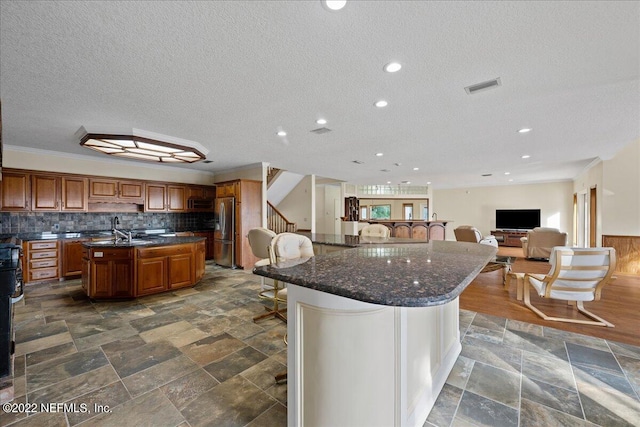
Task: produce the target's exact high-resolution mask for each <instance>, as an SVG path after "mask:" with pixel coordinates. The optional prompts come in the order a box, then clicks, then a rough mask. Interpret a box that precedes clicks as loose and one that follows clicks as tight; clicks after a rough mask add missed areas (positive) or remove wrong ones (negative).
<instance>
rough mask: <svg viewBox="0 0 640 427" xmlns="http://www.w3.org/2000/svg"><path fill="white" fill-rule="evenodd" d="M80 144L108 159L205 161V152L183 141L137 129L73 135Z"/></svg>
mask: <svg viewBox="0 0 640 427" xmlns="http://www.w3.org/2000/svg"><path fill="white" fill-rule="evenodd" d="M76 136H78V138H79V139H80V145H81V146H83V147H86V148H90V149H92V150H95V151H99V152H100V153H103V154H108V155H110V156H115V157H121V158H125V159H131V160H145V161H149V162H157V163H173V164H175V163H195V162H198V161H200V160H204V159H206V158H207V154H208V153H209V150H208V149H206V148H205V147H204V146H203V145H202V144H200V143H198V142H195V141H188V140H186V139H181V138H175V137H171V136H167V135H160V134H157V133H153V132H147V131H144V130H140V129H127V130H124V131H122V130H118V131H114V130H109V131H104V130H100V131H94V130H91V131H87V129H85V127H84V126H81V127H80V129H78V131H77V132H76Z"/></svg>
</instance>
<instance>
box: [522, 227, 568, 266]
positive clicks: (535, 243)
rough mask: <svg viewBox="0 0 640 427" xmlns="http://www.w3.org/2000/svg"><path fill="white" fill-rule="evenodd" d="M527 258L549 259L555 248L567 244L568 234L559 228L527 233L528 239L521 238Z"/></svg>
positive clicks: (547, 228)
mask: <svg viewBox="0 0 640 427" xmlns="http://www.w3.org/2000/svg"><path fill="white" fill-rule="evenodd" d="M520 241H521V242H522V251H523V252H524V256H525V258H543V259H548V258H549V256H550V255H551V250H552V249H553V248H554V247H555V246H565V245H566V244H567V233H562V232H560V230H558V229H557V228H549V227H536V228H534V229H533V230H529V231H528V232H527V236H526V237H522V238H520Z"/></svg>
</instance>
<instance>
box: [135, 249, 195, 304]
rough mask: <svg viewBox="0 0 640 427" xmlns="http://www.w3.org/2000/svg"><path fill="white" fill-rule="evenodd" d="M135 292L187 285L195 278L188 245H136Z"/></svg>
mask: <svg viewBox="0 0 640 427" xmlns="http://www.w3.org/2000/svg"><path fill="white" fill-rule="evenodd" d="M136 250H137V271H138V272H137V282H138V283H137V289H136V292H137V295H139V296H141V295H149V294H155V293H158V292H163V291H167V290H170V289H178V288H183V287H186V286H191V285H193V284H194V283H195V281H196V264H195V253H194V247H193V245H192V244H185V245H173V246H168V247H159V248H137V249H136Z"/></svg>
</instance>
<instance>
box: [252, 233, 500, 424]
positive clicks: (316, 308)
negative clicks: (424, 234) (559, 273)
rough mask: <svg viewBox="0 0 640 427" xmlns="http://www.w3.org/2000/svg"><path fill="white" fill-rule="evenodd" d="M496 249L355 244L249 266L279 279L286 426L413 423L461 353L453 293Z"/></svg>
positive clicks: (443, 244) (423, 417) (430, 403)
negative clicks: (283, 299)
mask: <svg viewBox="0 0 640 427" xmlns="http://www.w3.org/2000/svg"><path fill="white" fill-rule="evenodd" d="M495 253H496V249H495V248H492V247H489V246H486V245H477V244H472V243H458V242H446V241H434V242H429V243H424V242H423V243H422V244H401V243H390V242H389V241H388V242H387V243H380V244H374V243H371V244H362V243H360V242H358V246H357V247H354V248H351V249H345V250H342V251H339V252H333V253H330V254H326V255H317V256H315V257H312V258H309V259H303V260H297V261H291V262H284V263H278V264H273V265H270V266H264V267H257V268H255V269H254V273H255V274H258V275H261V276H265V277H270V278H272V279H276V280H281V281H284V282H287V283H288V284H289V285H288V291H287V292H288V302H287V312H288V323H287V335H288V349H289V351H288V360H287V362H288V405H287V406H288V424H289V425H290V426H305V425H307V426H310V425H349V426H365V425H366V426H376V425H378V426H421V425H423V423H424V422H425V420H426V418H427V416H428V414H429V411H430V410H431V408H432V407H433V404H434V401H435V399H436V397H437V396H438V393H439V392H440V390H441V389H442V386H443V385H444V383H445V380H446V378H447V376H448V374H449V372H450V371H451V369H452V367H453V365H454V363H455V360H456V358H457V357H458V355H459V353H460V351H461V344H460V333H459V330H458V314H459V310H458V296H459V295H460V293H461V292H462V291H463V290H464V289H465V287H466V286H467V285H468V284H469V283H470V282H471V281H472V280H473V278H474V277H475V276H476V275H477V274H478V273H479V272H480V271H481V270H482V268H483V267H484V266H485V265H486V264H487V262H488V261H489V260H490V259H491V258H492V257H493V256H495Z"/></svg>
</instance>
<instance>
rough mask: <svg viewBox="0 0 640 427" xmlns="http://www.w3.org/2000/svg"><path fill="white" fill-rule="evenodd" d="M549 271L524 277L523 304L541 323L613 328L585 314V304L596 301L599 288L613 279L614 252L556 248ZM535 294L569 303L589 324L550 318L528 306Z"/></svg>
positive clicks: (567, 319) (600, 289)
mask: <svg viewBox="0 0 640 427" xmlns="http://www.w3.org/2000/svg"><path fill="white" fill-rule="evenodd" d="M549 264H551V269H550V270H549V272H548V273H547V274H546V275H544V274H531V273H526V274H525V275H524V304H525V305H526V306H527V307H529V309H531V310H532V311H533V312H534V313H536V314H537V315H538V316H540V317H541V318H543V319H544V320H554V321H558V322H571V323H580V324H586V325H597V326H608V327H613V325H612V324H611V323H609V322H607V321H606V320H604V319H602V318H601V317H598V316H597V315H595V314H593V313H591V312H590V311H587V310H585V308H584V305H583V304H584V301H598V300H599V299H600V295H601V293H602V288H603V287H604V286H605V285H606V284H608V283H610V282H611V281H612V280H614V279H615V278H614V277H613V272H614V270H615V267H616V251H615V249H614V248H570V247H566V246H559V247H555V248H553V249H552V251H551V256H550V258H549ZM532 291H534V292H535V293H537V294H538V295H539V296H540V297H542V298H549V299H558V300H564V301H569V302H570V304H571V305H574V306H575V307H576V308H577V309H578V311H579V312H580V313H582V314H584V315H585V316H587V317H589V318H591V319H592V320H582V319H576V318H573V317H571V318H565V317H552V316H548V315H546V314H545V313H543V312H542V311H541V310H539V309H538V308H536V307H534V306H533V304H532V303H531V296H530V293H531V292H532Z"/></svg>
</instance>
